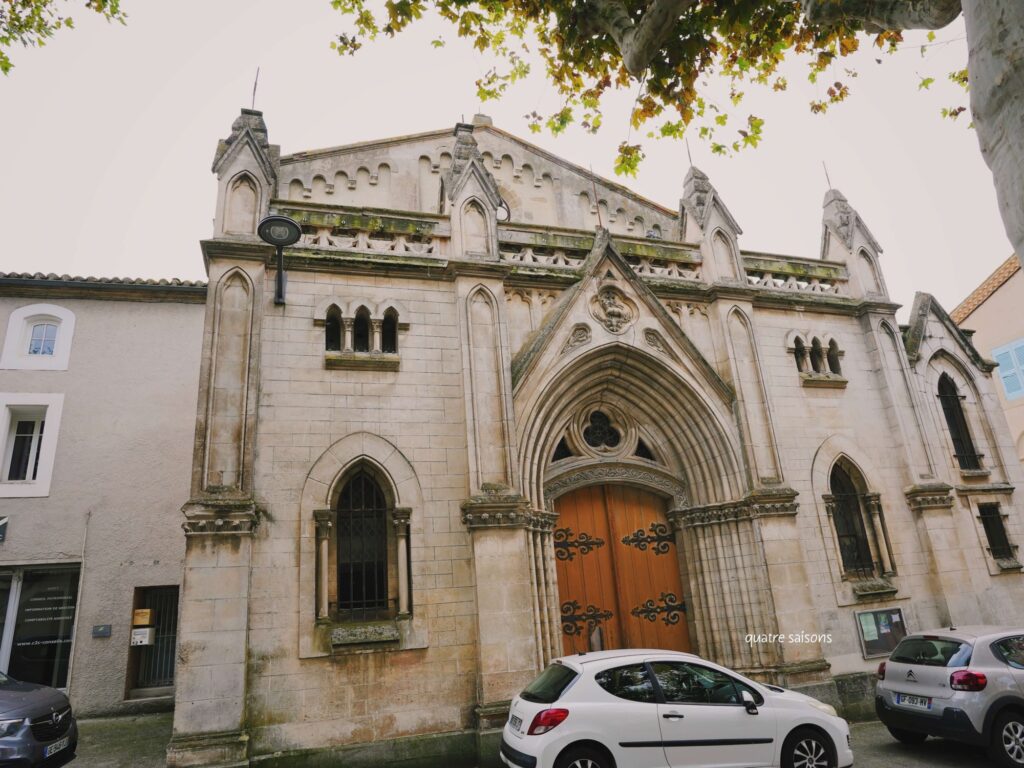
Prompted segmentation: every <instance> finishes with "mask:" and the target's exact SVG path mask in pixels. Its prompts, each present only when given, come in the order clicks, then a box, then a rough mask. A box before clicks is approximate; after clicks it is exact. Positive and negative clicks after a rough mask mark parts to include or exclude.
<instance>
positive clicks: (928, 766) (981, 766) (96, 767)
mask: <svg viewBox="0 0 1024 768" xmlns="http://www.w3.org/2000/svg"><path fill="white" fill-rule="evenodd" d="M171 718H172V715H171V714H169V713H166V714H159V715H140V716H138V717H116V718H108V719H97V720H81V721H79V723H78V726H79V729H80V733H81V736H80V737H79V743H78V759H77V760H75V761H74V762H72V763H71V766H72V768H164V765H165V763H164V749H165V748H166V746H167V741H168V740H169V739H170V737H171ZM850 735H851V741H852V743H853V754H854V758H855V761H856V762H855V763H854V765H855V766H856V768H945V766H949V768H992V767H993V765H994V764H993V763H991V762H990V761H989V760H988V759H987V758H986V757H985V750H984V749H981V748H979V747H970V746H967V745H966V744H958V743H957V742H955V741H946V740H944V739H928V740H927V741H926V742H925V743H924V744H920V745H918V746H914V747H909V746H906V745H905V744H900V743H899V742H898V741H896V740H895V739H893V738H892V737H891V736H890V735H889V732H888V731H886V730H885V726H883V725H882V724H881V723H878V722H872V723H854V724H852V725H851V726H850ZM438 768H443V767H442V766H438Z"/></svg>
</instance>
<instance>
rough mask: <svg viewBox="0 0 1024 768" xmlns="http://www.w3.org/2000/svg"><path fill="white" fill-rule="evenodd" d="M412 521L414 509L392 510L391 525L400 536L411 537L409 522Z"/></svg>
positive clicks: (399, 508) (396, 508)
mask: <svg viewBox="0 0 1024 768" xmlns="http://www.w3.org/2000/svg"><path fill="white" fill-rule="evenodd" d="M411 519H412V507H395V508H394V509H392V510H391V524H392V525H393V526H394V527H395V533H397V534H398V535H399V536H408V535H409V521H410V520H411Z"/></svg>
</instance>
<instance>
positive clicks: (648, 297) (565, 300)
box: [512, 229, 735, 403]
mask: <svg viewBox="0 0 1024 768" xmlns="http://www.w3.org/2000/svg"><path fill="white" fill-rule="evenodd" d="M606 258H607V259H608V260H609V261H611V263H612V264H614V265H615V267H616V269H617V270H618V271H619V273H620V274H621V275H622V276H623V278H624V279H625V280H626V282H628V283H629V285H630V287H631V288H632V289H633V291H635V295H636V298H637V299H639V300H641V301H643V302H644V304H646V305H647V307H648V308H649V309H650V310H651V312H652V313H653V314H654V316H655V317H656V318H658V320H659V321H660V325H661V327H662V329H663V330H664V331H665V332H666V333H667V334H668V335H669V336H670V337H671V339H672V341H673V342H675V343H676V344H677V345H678V346H679V348H681V349H682V350H683V351H684V352H685V353H686V356H687V357H688V358H689V360H690V361H691V362H692V363H693V364H694V365H696V367H697V369H698V371H699V373H700V374H701V375H702V376H703V377H704V379H705V381H706V382H707V383H708V384H709V385H710V386H711V388H712V389H713V390H714V391H715V393H716V394H717V395H718V396H719V397H721V399H722V400H723V401H724V402H726V403H732V402H733V400H734V399H735V393H734V392H733V389H732V387H730V386H729V384H727V383H726V382H725V380H724V379H722V377H721V376H719V375H718V371H716V370H715V368H714V367H713V366H712V365H711V363H709V362H708V360H707V358H705V357H704V355H703V354H702V353H701V351H700V350H699V349H698V348H697V346H696V345H695V344H694V343H693V342H692V341H691V340H690V338H689V337H688V336H687V335H686V334H685V333H683V330H682V329H681V328H680V327H679V324H678V323H677V322H676V321H675V320H674V319H673V318H672V316H671V315H670V314H669V313H668V310H666V309H665V307H664V305H663V304H662V303H661V301H659V299H658V297H657V296H655V295H654V293H653V292H652V291H651V289H650V288H649V287H648V286H647V284H646V283H645V282H644V281H643V278H641V277H640V276H639V275H637V274H636V271H635V270H634V269H633V268H632V267H631V266H630V265H629V263H628V262H627V261H626V260H625V259H624V258H623V257H622V254H620V253H619V252H618V249H616V247H615V244H614V243H613V242H612V239H611V234H610V233H609V232H608V230H607V229H598V230H597V234H596V236H595V237H594V247H593V249H591V251H590V254H589V255H588V256H587V258H586V260H585V261H584V262H583V264H582V265H581V266H580V267H579V269H578V271H577V274H578V275H579V279H578V280H577V281H576V283H575V284H574V285H573V286H572V287H571V288H569V289H568V290H566V291H565V292H563V294H562V296H561V297H560V299H559V302H558V304H557V305H556V307H555V308H554V309H553V310H552V311H551V312H550V313H548V317H547V318H546V319H545V322H544V324H543V325H541V326H540V328H538V329H537V330H536V331H534V332H533V333H532V334H531V335H530V337H529V339H528V340H527V342H526V343H525V344H524V345H523V348H522V349H520V350H519V352H518V353H517V354H516V355H515V357H514V358H513V359H512V387H513V389H514V388H515V387H516V385H517V384H518V383H519V382H520V381H521V380H522V379H523V377H525V376H526V375H527V374H528V373H529V372H530V370H531V369H532V368H533V366H534V364H535V363H536V362H537V361H538V360H539V359H540V358H541V356H542V355H543V353H544V351H545V350H546V349H547V348H548V347H549V346H550V345H551V344H552V343H553V342H554V339H555V336H556V335H557V334H556V331H557V329H558V328H559V327H561V326H562V325H563V322H564V320H565V317H566V315H567V314H568V312H569V311H570V309H571V308H572V306H573V305H574V304H575V302H576V299H577V297H579V295H580V294H581V293H582V292H583V291H584V289H585V288H586V286H587V284H588V282H589V278H591V277H592V276H594V275H595V274H596V272H597V270H598V269H599V267H600V266H601V264H602V262H603V261H604V260H605V259H606Z"/></svg>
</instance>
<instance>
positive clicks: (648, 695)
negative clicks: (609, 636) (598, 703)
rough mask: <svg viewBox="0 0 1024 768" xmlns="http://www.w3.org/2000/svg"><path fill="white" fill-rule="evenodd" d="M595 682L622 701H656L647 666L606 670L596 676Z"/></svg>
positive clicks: (630, 666)
mask: <svg viewBox="0 0 1024 768" xmlns="http://www.w3.org/2000/svg"><path fill="white" fill-rule="evenodd" d="M594 680H596V681H597V684H598V685H600V686H601V687H602V688H604V689H605V690H606V691H608V693H610V694H611V695H612V696H618V697H619V698H620V699H627V700H628V701H641V702H647V703H652V702H654V700H655V697H654V684H653V683H652V682H651V676H650V674H649V673H648V671H647V666H646V665H645V664H629V665H628V666H625V667H615V668H614V669H606V670H604V671H602V672H598V673H597V674H596V675H594Z"/></svg>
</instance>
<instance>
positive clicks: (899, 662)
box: [875, 627, 1024, 768]
mask: <svg viewBox="0 0 1024 768" xmlns="http://www.w3.org/2000/svg"><path fill="white" fill-rule="evenodd" d="M875 711H876V712H877V713H878V719H879V720H881V721H882V722H883V723H885V724H886V726H888V728H889V732H890V733H891V734H892V735H893V737H894V738H896V739H899V740H900V741H902V742H904V743H906V744H920V743H921V742H922V741H924V740H925V739H926V738H928V737H929V736H940V737H943V738H948V739H957V740H959V741H964V742H967V743H968V744H978V745H981V746H986V747H988V749H989V755H990V756H991V757H992V759H993V760H995V761H996V763H998V764H999V765H1003V766H1007V768H1024V628H1021V627H1016V628H1007V627H960V628H955V627H947V628H946V629H935V630H931V631H929V632H921V633H918V634H914V635H907V636H906V637H905V638H903V640H901V641H900V644H899V645H898V646H896V649H895V650H894V651H893V652H892V655H891V656H890V657H889V659H888V660H887V661H883V662H882V663H881V664H880V665H879V667H878V686H877V687H876V689H875Z"/></svg>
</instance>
